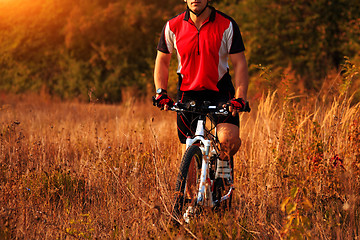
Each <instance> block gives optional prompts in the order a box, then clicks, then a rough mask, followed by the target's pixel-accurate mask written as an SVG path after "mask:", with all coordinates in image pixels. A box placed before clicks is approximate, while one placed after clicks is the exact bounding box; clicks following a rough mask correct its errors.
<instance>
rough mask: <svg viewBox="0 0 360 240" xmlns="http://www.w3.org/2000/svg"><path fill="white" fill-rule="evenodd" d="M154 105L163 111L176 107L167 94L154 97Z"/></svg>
mask: <svg viewBox="0 0 360 240" xmlns="http://www.w3.org/2000/svg"><path fill="white" fill-rule="evenodd" d="M153 105H154V106H156V107H158V108H160V109H161V110H168V109H169V108H170V107H172V106H173V105H174V101H173V100H172V99H171V98H170V97H169V96H168V95H167V94H159V95H156V96H153Z"/></svg>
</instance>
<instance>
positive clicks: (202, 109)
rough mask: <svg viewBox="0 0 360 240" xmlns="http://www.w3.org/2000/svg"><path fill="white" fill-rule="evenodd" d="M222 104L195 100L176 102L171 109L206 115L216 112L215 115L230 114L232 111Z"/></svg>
mask: <svg viewBox="0 0 360 240" xmlns="http://www.w3.org/2000/svg"><path fill="white" fill-rule="evenodd" d="M223 105H224V104H220V106H215V105H210V103H209V102H206V101H205V102H203V103H202V104H200V105H198V104H196V103H195V102H194V101H192V102H189V103H180V102H177V103H175V104H174V105H173V106H172V107H171V108H170V109H169V110H171V111H175V112H191V113H196V114H202V115H206V114H208V113H210V114H215V115H224V116H228V115H229V114H231V113H230V111H229V110H228V106H227V105H226V104H225V107H224V106H223Z"/></svg>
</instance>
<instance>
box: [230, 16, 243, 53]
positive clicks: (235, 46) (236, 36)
mask: <svg viewBox="0 0 360 240" xmlns="http://www.w3.org/2000/svg"><path fill="white" fill-rule="evenodd" d="M231 22H232V25H233V39H232V43H231V47H230V52H229V53H230V54H233V53H239V52H243V51H245V45H244V42H243V39H242V37H241V33H240V29H239V26H238V25H237V23H236V22H235V21H234V20H231Z"/></svg>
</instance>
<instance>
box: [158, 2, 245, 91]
mask: <svg viewBox="0 0 360 240" xmlns="http://www.w3.org/2000/svg"><path fill="white" fill-rule="evenodd" d="M210 8H211V14H210V17H209V18H208V19H207V20H206V21H205V22H204V23H203V24H202V26H201V27H200V29H197V28H196V26H195V24H194V22H193V21H192V20H191V18H190V12H189V10H186V11H185V12H183V13H181V14H179V15H178V16H176V17H174V18H172V19H170V20H169V21H168V22H167V23H166V24H165V26H164V28H163V30H162V33H161V37H160V41H159V44H158V48H157V49H158V50H159V51H161V52H163V53H172V52H174V51H176V53H177V57H178V62H179V65H178V70H177V72H178V74H179V75H180V78H181V79H180V86H179V90H180V91H203V90H212V91H219V89H218V87H217V84H218V82H219V81H220V80H221V79H222V78H223V76H224V75H225V74H227V73H228V69H229V65H228V55H229V54H233V53H239V52H242V51H244V50H245V47H244V43H243V40H242V37H241V33H240V30H239V27H238V25H237V24H236V22H235V21H234V20H233V19H232V18H230V17H229V16H227V15H225V14H224V13H222V12H220V11H218V10H215V9H214V8H213V7H210Z"/></svg>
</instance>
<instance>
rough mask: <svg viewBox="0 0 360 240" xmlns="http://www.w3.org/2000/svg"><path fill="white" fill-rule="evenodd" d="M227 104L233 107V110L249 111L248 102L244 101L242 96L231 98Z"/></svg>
mask: <svg viewBox="0 0 360 240" xmlns="http://www.w3.org/2000/svg"><path fill="white" fill-rule="evenodd" d="M229 105H230V106H231V107H233V108H234V109H235V110H237V111H240V112H250V111H251V109H250V106H249V102H248V101H245V100H244V99H242V98H233V99H231V100H230V101H229Z"/></svg>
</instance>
